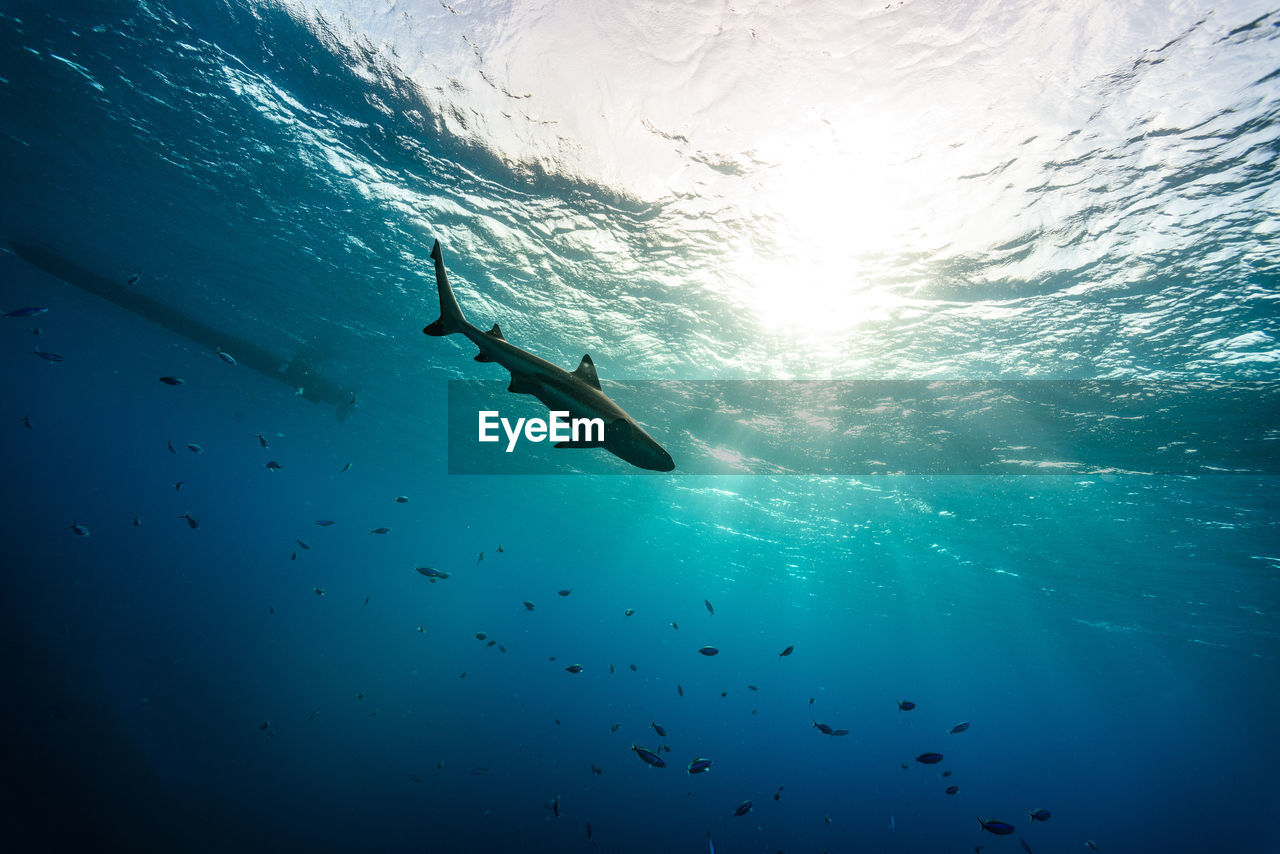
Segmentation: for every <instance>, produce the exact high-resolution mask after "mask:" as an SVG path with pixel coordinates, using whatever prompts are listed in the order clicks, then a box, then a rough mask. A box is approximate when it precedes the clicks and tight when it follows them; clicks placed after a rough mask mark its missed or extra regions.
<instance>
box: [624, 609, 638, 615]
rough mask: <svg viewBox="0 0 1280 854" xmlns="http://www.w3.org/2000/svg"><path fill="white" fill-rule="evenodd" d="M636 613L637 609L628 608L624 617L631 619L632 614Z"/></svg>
mask: <svg viewBox="0 0 1280 854" xmlns="http://www.w3.org/2000/svg"><path fill="white" fill-rule="evenodd" d="M635 612H636V609H635V608H628V609H627V610H625V611H623V612H622V616H624V617H630V616H631V615H632V614H634V613H635Z"/></svg>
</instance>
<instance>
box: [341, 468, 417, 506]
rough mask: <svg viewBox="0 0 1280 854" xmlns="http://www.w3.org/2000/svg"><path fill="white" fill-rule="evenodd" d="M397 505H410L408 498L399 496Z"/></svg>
mask: <svg viewBox="0 0 1280 854" xmlns="http://www.w3.org/2000/svg"><path fill="white" fill-rule="evenodd" d="M347 465H351V463H347ZM396 503H397V504H408V503H409V499H408V498H406V497H405V496H403V495H397V496H396Z"/></svg>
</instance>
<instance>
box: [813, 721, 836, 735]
mask: <svg viewBox="0 0 1280 854" xmlns="http://www.w3.org/2000/svg"><path fill="white" fill-rule="evenodd" d="M811 720H812V719H811ZM811 729H816V730H817V731H818V732H820V733H822V734H823V735H831V732H832V730H831V725H830V724H823V723H818V722H817V721H814V722H813V726H812V727H811Z"/></svg>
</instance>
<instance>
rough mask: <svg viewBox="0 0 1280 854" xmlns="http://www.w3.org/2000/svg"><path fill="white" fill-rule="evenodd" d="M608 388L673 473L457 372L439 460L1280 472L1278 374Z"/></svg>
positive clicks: (906, 471) (612, 467)
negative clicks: (1143, 380) (554, 438)
mask: <svg viewBox="0 0 1280 854" xmlns="http://www.w3.org/2000/svg"><path fill="white" fill-rule="evenodd" d="M604 392H605V393H606V394H607V395H609V397H610V398H611V399H612V400H614V401H615V402H616V403H617V404H618V405H620V406H621V407H622V408H623V409H624V410H626V412H627V413H628V414H629V415H630V416H631V417H632V419H634V420H635V422H636V424H638V425H639V426H640V427H641V428H643V430H645V431H646V432H647V433H648V434H649V435H650V436H651V437H652V438H653V440H655V441H656V442H657V443H658V444H660V445H661V446H662V447H663V448H664V449H665V450H666V451H667V452H668V453H669V454H670V455H671V458H672V459H673V460H674V462H675V470H674V471H673V472H667V473H659V472H653V471H645V470H644V469H641V468H637V467H635V466H633V465H631V464H629V463H627V462H625V461H624V460H622V459H620V458H619V457H617V456H615V455H613V454H611V453H610V452H609V451H608V450H605V449H603V448H556V447H554V446H553V444H552V442H551V441H549V440H548V439H545V438H544V439H543V440H542V441H533V440H532V439H531V438H530V435H533V436H535V437H536V436H537V434H538V432H539V430H538V429H537V428H536V427H535V429H534V430H533V433H532V434H530V433H528V432H527V425H528V423H529V422H528V419H541V420H542V421H543V422H546V421H548V420H549V416H550V413H549V412H548V409H547V407H546V406H544V405H542V404H541V403H539V401H538V400H537V399H535V398H534V397H532V396H529V395H526V394H513V393H511V392H508V391H507V383H506V382H500V381H453V382H450V383H449V413H448V424H449V436H448V465H449V473H450V474H557V475H560V474H645V475H655V476H663V477H665V476H670V475H673V474H674V475H681V474H769V475H778V474H796V475H888V474H897V475H919V474H931V475H937V474H965V475H974V474H980V475H991V474H1020V475H1027V474H1035V475H1052V474H1071V475H1081V474H1118V473H1135V474H1175V475H1224V474H1254V475H1257V474H1280V383H1270V382H1236V383H1221V382H1205V381H1185V382H1169V383H1161V384H1140V383H1132V382H1124V381H1110V380H1009V381H1004V380H981V381H978V380H973V381H923V380H921V381H805V382H793V381H731V380H725V381H662V382H610V383H608V384H607V386H606V387H605V388H604ZM482 412H489V413H494V414H493V415H490V416H487V419H488V422H489V424H490V429H489V431H488V432H489V435H490V436H496V437H497V441H490V442H481V441H479V438H478V437H479V433H480V429H479V427H480V424H479V421H480V413H482ZM503 418H505V419H507V422H508V428H514V427H516V426H517V425H521V422H520V421H519V419H521V418H523V419H526V421H525V422H523V425H522V426H521V429H520V431H519V433H518V435H517V436H516V439H515V440H514V441H512V439H511V436H512V434H513V433H514V432H515V431H514V429H511V430H510V431H509V430H504V428H503V427H502V426H501V421H500V419H503ZM551 426H559V425H551ZM562 429H564V430H568V424H565V425H563V427H562ZM508 449H510V450H508Z"/></svg>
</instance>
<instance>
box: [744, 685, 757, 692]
mask: <svg viewBox="0 0 1280 854" xmlns="http://www.w3.org/2000/svg"><path fill="white" fill-rule="evenodd" d="M747 690H748V691H759V690H760V689H759V688H757V687H756V686H755V685H748V686H747Z"/></svg>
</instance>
